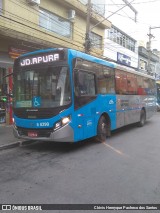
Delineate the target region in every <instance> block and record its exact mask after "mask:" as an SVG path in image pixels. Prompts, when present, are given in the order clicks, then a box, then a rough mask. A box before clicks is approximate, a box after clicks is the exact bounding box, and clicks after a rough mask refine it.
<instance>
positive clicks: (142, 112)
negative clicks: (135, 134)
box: [138, 109, 146, 127]
mask: <svg viewBox="0 0 160 213" xmlns="http://www.w3.org/2000/svg"><path fill="white" fill-rule="evenodd" d="M145 122H146V113H145V110H144V109H142V110H141V114H140V121H139V123H138V126H139V127H142V126H144V124H145Z"/></svg>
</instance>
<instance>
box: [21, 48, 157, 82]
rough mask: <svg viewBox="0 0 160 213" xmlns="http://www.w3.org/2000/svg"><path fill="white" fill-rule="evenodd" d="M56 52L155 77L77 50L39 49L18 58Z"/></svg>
mask: <svg viewBox="0 0 160 213" xmlns="http://www.w3.org/2000/svg"><path fill="white" fill-rule="evenodd" d="M56 50H68V54H70V55H71V56H72V57H73V58H76V57H77V58H82V59H84V60H88V61H91V62H94V63H99V64H102V65H106V66H109V67H112V68H116V69H119V70H123V71H126V72H129V73H133V74H136V75H140V76H143V77H147V78H151V79H155V77H153V76H151V75H147V74H144V73H141V72H138V71H136V70H135V69H134V68H131V67H127V66H123V65H120V64H117V63H115V62H111V61H106V60H104V59H101V58H97V57H95V56H92V55H89V54H86V53H83V52H80V51H78V50H73V49H70V48H48V49H41V50H36V51H33V52H28V53H25V54H22V55H21V56H19V58H21V57H26V56H30V55H35V54H41V53H47V52H52V51H56Z"/></svg>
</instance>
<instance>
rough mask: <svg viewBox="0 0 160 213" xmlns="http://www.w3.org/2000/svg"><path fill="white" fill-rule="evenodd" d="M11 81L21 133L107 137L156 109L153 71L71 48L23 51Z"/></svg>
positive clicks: (68, 138) (60, 138)
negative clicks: (147, 73)
mask: <svg viewBox="0 0 160 213" xmlns="http://www.w3.org/2000/svg"><path fill="white" fill-rule="evenodd" d="M13 82H14V91H13V97H14V98H13V120H14V124H13V132H14V135H15V136H16V137H17V138H23V139H29V140H42V141H55V142H78V141H82V140H85V139H87V138H91V137H95V138H96V139H97V140H98V141H105V139H106V137H107V136H110V135H111V131H112V130H115V129H117V128H120V127H122V126H125V125H129V124H131V123H137V124H138V125H139V126H143V125H144V124H145V121H146V119H148V118H150V117H151V116H152V115H153V113H154V112H155V110H156V102H155V100H156V99H155V79H154V78H153V77H151V76H148V75H144V74H140V73H139V72H137V71H135V70H134V69H131V68H128V67H125V66H120V65H118V64H116V63H112V62H109V61H106V60H103V59H100V58H96V57H94V56H91V55H88V54H85V53H82V52H79V51H76V50H73V49H68V48H50V49H46V50H38V51H34V52H30V53H26V54H24V55H22V56H20V57H19V58H17V59H16V60H15V63H14V69H13Z"/></svg>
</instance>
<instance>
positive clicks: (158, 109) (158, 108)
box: [156, 102, 160, 112]
mask: <svg viewBox="0 0 160 213" xmlns="http://www.w3.org/2000/svg"><path fill="white" fill-rule="evenodd" d="M156 106H157V112H158V111H160V104H159V103H158V102H156Z"/></svg>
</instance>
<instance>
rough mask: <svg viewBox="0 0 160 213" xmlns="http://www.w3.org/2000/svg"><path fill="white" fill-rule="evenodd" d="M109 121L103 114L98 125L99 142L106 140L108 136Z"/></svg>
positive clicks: (97, 138)
mask: <svg viewBox="0 0 160 213" xmlns="http://www.w3.org/2000/svg"><path fill="white" fill-rule="evenodd" d="M107 126H108V123H107V120H106V118H105V116H103V115H102V116H101V117H100V119H99V122H98V127H97V137H96V140H97V141H98V142H105V141H106V137H107V135H108V128H107Z"/></svg>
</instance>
